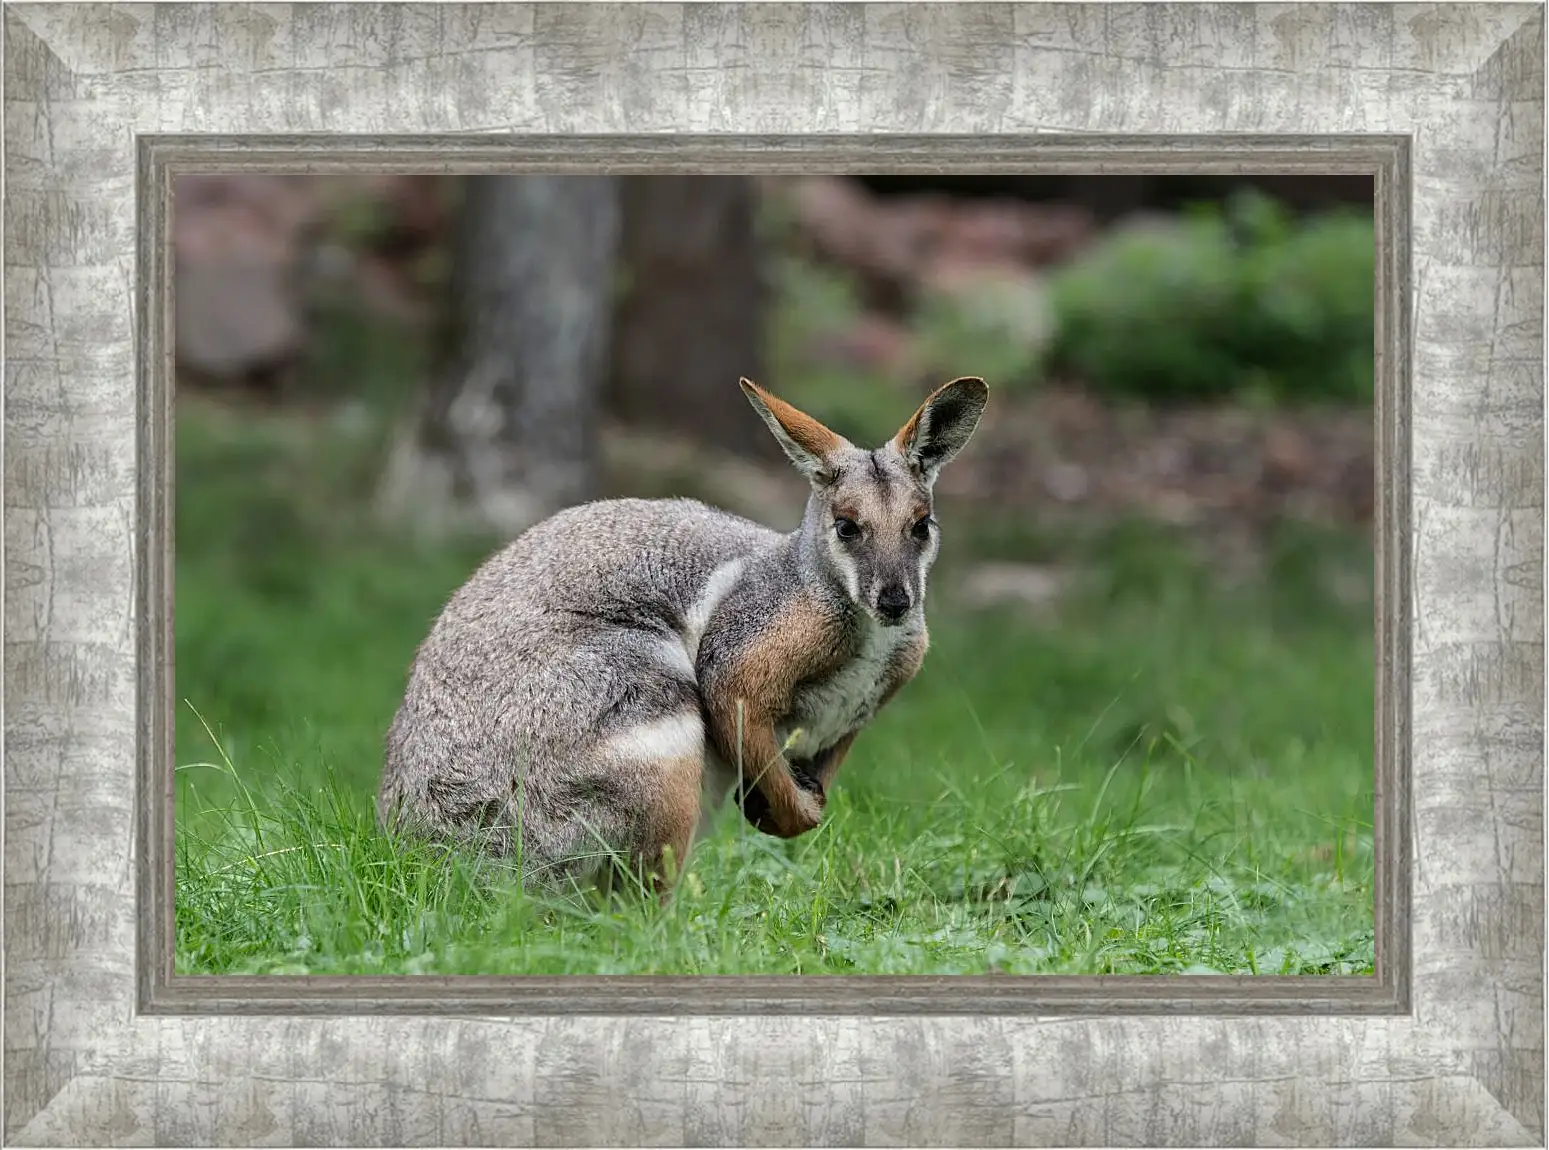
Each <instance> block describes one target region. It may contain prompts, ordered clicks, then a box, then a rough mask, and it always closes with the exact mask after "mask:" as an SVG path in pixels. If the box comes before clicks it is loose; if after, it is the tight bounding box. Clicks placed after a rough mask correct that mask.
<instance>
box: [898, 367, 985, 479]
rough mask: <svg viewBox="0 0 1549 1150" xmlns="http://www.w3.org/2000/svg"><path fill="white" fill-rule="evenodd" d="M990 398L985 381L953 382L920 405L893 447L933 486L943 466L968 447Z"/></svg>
mask: <svg viewBox="0 0 1549 1150" xmlns="http://www.w3.org/2000/svg"><path fill="white" fill-rule="evenodd" d="M989 398H990V389H989V388H988V387H986V386H985V385H984V380H982V379H978V378H976V377H974V376H964V377H963V378H962V379H954V380H953V381H952V382H951V383H949V384H946V385H945V386H944V387H939V388H937V389H936V390H935V391H934V392H932V393H931V395H930V398H929V399H927V400H926V401H925V402H924V403H922V404H920V410H918V411H916V412H915V413H914V416H913V418H911V419H910V420H909V422H908V423H906V424H904V425H903V427H901V428H900V429H899V431H898V434H897V435H895V436H893V446H894V447H895V448H897V449H898V451H899V453H900V454H901V455H902V456H903V457H904V458H905V459H907V460H908V461H909V465H910V466H911V467H913V468H914V470H915V471H916V472H917V473H918V474H919V476H920V477H921V478H922V479H924V480H925V482H926V484H927V485H929V484H932V483H934V482H936V473H937V472H938V471H940V470H941V468H942V466H943V465H944V464H946V463H947V462H948V461H950V460H951V459H952V457H953V456H954V455H956V454H957V453H958V452H959V451H961V450H963V447H964V445H966V444H967V443H968V440H969V437H970V436H972V435H973V433H974V428H976V427H978V426H979V416H981V415H982V414H984V405H985V404H986V403H987V402H988V401H989Z"/></svg>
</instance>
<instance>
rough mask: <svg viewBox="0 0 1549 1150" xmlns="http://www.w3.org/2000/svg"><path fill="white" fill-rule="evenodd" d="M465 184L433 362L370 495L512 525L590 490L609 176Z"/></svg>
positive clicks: (481, 179)
mask: <svg viewBox="0 0 1549 1150" xmlns="http://www.w3.org/2000/svg"><path fill="white" fill-rule="evenodd" d="M462 185H463V186H462V193H463V197H464V198H463V203H462V205H461V208H460V211H459V215H458V218H457V221H456V224H455V232H454V236H453V241H452V243H453V247H452V261H451V263H452V267H451V273H450V274H451V283H450V292H449V298H448V301H447V306H446V307H445V308H444V309H443V316H444V319H443V324H444V328H443V331H442V333H441V334H442V338H441V342H440V347H439V351H440V356H439V361H438V363H437V364H436V366H435V371H436V374H435V376H434V378H433V381H432V384H431V388H430V391H429V393H428V394H427V396H426V401H425V403H424V405H423V407H422V408H421V410H420V412H419V414H418V420H417V423H416V424H415V426H414V427H412V428H411V429H409V431H408V433H407V434H405V436H404V437H403V438H402V440H401V441H400V442H399V444H398V445H397V449H396V451H395V452H394V455H393V457H392V459H391V460H390V462H389V465H388V469H387V475H386V477H385V479H384V482H383V485H382V490H381V501H382V506H383V510H384V511H385V512H386V514H388V515H389V516H391V517H393V518H395V519H397V520H399V521H406V522H409V523H412V524H417V525H419V526H421V527H425V528H429V529H431V530H433V531H436V532H450V531H475V532H489V531H492V532H495V533H497V534H500V535H504V536H511V535H515V534H517V533H519V532H520V531H522V530H523V529H525V528H526V527H528V526H530V525H531V524H533V523H535V522H537V521H538V520H539V519H541V518H543V517H544V516H545V515H548V514H550V513H551V512H553V511H555V510H557V509H559V508H560V507H563V506H566V505H568V504H571V503H575V502H579V501H580V500H583V499H586V498H588V497H589V496H591V495H592V493H593V483H594V480H595V473H596V458H595V454H596V424H597V413H598V409H599V406H600V402H601V397H602V391H603V387H604V384H605V381H606V371H607V360H608V349H609V342H610V336H611V331H610V329H611V314H612V308H613V302H614V276H615V271H616V267H617V262H616V257H617V245H618V231H619V226H618V218H619V205H618V189H617V185H616V182H615V181H614V180H613V179H612V178H610V177H602V176H537V175H521V176H472V177H467V178H465V179H464V180H463V181H462ZM733 383H735V380H733Z"/></svg>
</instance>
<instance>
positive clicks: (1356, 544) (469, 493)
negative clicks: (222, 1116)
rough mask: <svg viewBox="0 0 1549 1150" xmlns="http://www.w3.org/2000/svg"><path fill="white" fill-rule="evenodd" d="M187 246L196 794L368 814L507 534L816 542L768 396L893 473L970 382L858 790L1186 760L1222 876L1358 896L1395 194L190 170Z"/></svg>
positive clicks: (924, 790) (909, 797)
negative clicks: (623, 513) (662, 533)
mask: <svg viewBox="0 0 1549 1150" xmlns="http://www.w3.org/2000/svg"><path fill="white" fill-rule="evenodd" d="M173 221H174V249H175V270H174V293H175V310H176V348H177V424H178V426H177V458H176V476H177V485H176V580H177V584H176V586H177V591H176V595H177V599H176V601H177V617H176V668H177V692H178V695H179V700H180V703H179V710H178V718H177V738H178V743H177V751H178V761H179V763H192V762H195V761H199V760H203V759H208V758H209V757H210V755H211V750H210V745H211V737H212V735H214V736H215V737H217V738H218V739H219V740H220V742H221V745H222V747H223V748H224V753H226V754H229V755H230V757H231V759H232V761H233V762H234V763H235V764H236V765H237V766H238V767H239V768H241V769H243V770H245V771H247V772H248V773H249V775H250V776H252V777H257V778H259V779H261V778H262V777H263V776H264V775H265V773H266V772H269V771H272V770H282V771H285V772H289V773H290V774H292V775H299V776H301V777H303V778H304V777H305V776H306V775H307V773H308V772H312V771H315V772H318V773H319V774H321V772H323V771H324V770H326V771H328V772H331V773H332V775H333V776H334V777H336V778H338V779H340V780H342V781H343V785H344V787H345V789H346V791H348V792H350V793H353V794H356V795H358V797H359V801H360V803H361V804H362V809H364V807H365V804H368V803H369V801H370V795H371V792H372V789H373V788H374V786H375V783H376V777H377V770H378V768H379V764H380V748H381V738H382V734H383V732H384V731H385V729H386V726H387V724H388V722H389V721H390V719H391V717H392V713H393V710H394V709H395V707H396V705H397V703H398V700H399V698H400V697H401V692H402V688H403V683H404V676H405V673H406V671H407V667H408V664H409V661H410V659H411V657H412V654H413V651H414V648H415V646H416V645H417V644H418V642H419V641H420V640H421V639H422V638H423V637H424V634H425V632H426V630H427V629H428V627H429V625H430V623H431V621H432V619H433V618H434V616H435V614H436V613H437V611H438V610H439V608H440V606H441V604H442V603H443V602H444V601H445V599H446V597H447V596H448V595H449V594H450V593H451V591H452V590H453V589H454V588H455V587H456V586H457V585H458V584H459V583H460V582H461V581H462V580H463V579H465V578H466V577H467V575H468V574H469V573H470V572H471V570H472V567H473V565H475V564H476V563H477V562H478V561H479V560H480V559H482V558H483V557H484V556H485V555H486V554H487V553H488V552H489V550H491V549H492V548H493V547H494V546H496V545H498V544H499V542H500V541H501V540H503V539H505V538H509V537H510V536H512V535H514V534H515V533H517V532H519V531H520V530H521V529H522V528H524V527H525V526H527V525H528V524H530V523H531V522H533V521H535V520H536V519H537V518H539V517H541V516H542V515H544V514H547V513H548V512H550V511H553V510H555V509H557V508H559V507H561V506H565V505H567V504H570V503H574V502H577V501H579V500H582V499H587V498H593V497H598V496H607V495H619V494H643V495H668V494H681V495H692V496H698V497H700V498H704V499H706V500H708V501H711V502H714V503H716V504H718V505H720V506H723V507H726V508H728V509H730V510H734V511H737V512H740V513H742V514H745V515H748V516H751V517H753V518H756V519H760V520H762V521H765V522H767V523H770V524H771V525H773V526H776V527H780V528H782V529H790V528H793V527H794V526H795V525H796V523H797V522H798V520H799V517H800V509H801V503H802V500H803V497H804V490H803V486H802V483H801V481H800V479H799V478H798V477H797V476H796V475H795V473H794V471H793V470H792V469H791V468H790V467H789V466H788V465H787V464H786V463H785V462H784V460H783V457H782V456H781V455H780V454H779V451H778V448H777V447H776V446H775V444H774V442H773V440H772V439H771V437H770V436H769V435H768V433H767V431H766V430H765V429H764V427H763V426H762V424H761V423H760V422H759V420H758V419H757V418H756V417H755V416H754V414H753V412H752V411H751V410H750V409H749V408H748V407H747V404H746V401H745V400H744V399H743V397H742V395H741V393H740V391H739V390H738V388H737V379H738V377H739V376H747V377H749V378H751V379H754V380H756V381H758V382H759V383H761V384H762V385H764V386H766V387H768V388H770V389H772V390H773V391H775V392H776V393H777V394H780V395H781V396H782V397H784V398H786V399H788V400H790V401H791V402H793V403H795V404H797V405H798V406H800V407H803V408H805V409H806V410H808V411H810V412H811V413H813V414H814V415H816V416H818V417H819V418H821V419H823V420H824V421H826V422H828V423H830V424H831V425H832V426H833V427H834V428H835V429H836V430H838V431H840V432H841V433H843V434H845V435H847V436H849V437H850V438H852V439H854V440H857V441H868V442H880V441H881V440H882V439H884V438H885V437H887V436H889V435H891V434H892V432H893V431H894V430H895V429H896V428H897V427H898V426H899V424H901V423H902V422H903V421H904V419H906V418H907V417H908V415H909V414H910V413H911V412H912V411H913V409H914V407H915V406H916V405H917V404H918V403H919V401H920V400H921V398H922V397H923V396H924V395H925V394H926V393H927V392H928V391H929V390H930V389H931V388H932V387H934V386H937V385H939V384H940V383H942V382H945V381H946V380H948V379H950V378H953V377H955V376H959V375H978V376H982V377H984V378H985V379H986V380H987V381H988V382H989V384H990V386H991V389H992V396H991V404H990V408H989V410H988V412H987V415H986V418H985V421H984V423H983V424H981V426H980V429H979V431H978V433H977V435H976V437H975V439H974V441H973V443H972V444H971V445H970V447H969V448H968V449H967V450H966V451H965V452H964V453H963V455H962V456H961V457H960V458H959V459H958V460H957V461H955V462H954V463H953V464H952V465H951V466H950V467H948V468H947V469H946V471H945V472H944V473H943V476H942V479H941V482H940V484H939V486H938V489H937V490H938V517H939V519H940V520H941V522H942V524H943V529H944V535H943V555H942V559H941V562H940V564H939V565H938V568H937V572H938V574H937V576H936V578H935V580H934V582H933V586H932V592H931V594H932V606H931V619H932V631H933V637H934V640H935V646H934V648H933V652H932V655H931V657H930V658H929V659H928V660H927V663H926V668H925V671H924V673H922V676H921V678H920V679H919V680H918V681H917V682H916V684H915V685H913V686H912V687H911V688H910V691H909V692H908V693H906V695H904V696H901V697H900V700H899V702H898V703H897V704H895V706H894V707H893V708H892V709H890V712H889V713H887V714H885V715H884V717H883V719H882V720H881V721H879V724H878V729H879V732H880V733H879V734H878V735H877V736H875V737H868V739H865V740H862V743H861V744H859V745H858V747H857V751H856V754H855V756H854V757H852V759H851V765H847V767H846V772H845V775H844V776H843V778H842V779H841V784H842V785H843V786H846V787H849V788H851V790H852V793H854V794H856V795H858V796H866V795H868V794H869V795H872V796H874V797H876V799H877V801H879V802H880V801H884V800H886V801H894V802H906V801H917V802H919V803H926V804H928V803H929V802H934V801H937V800H939V799H940V797H941V795H942V794H943V793H944V792H943V791H942V790H941V786H942V783H941V777H942V776H943V774H945V775H946V776H948V777H951V776H952V775H953V773H954V772H956V774H957V776H958V777H959V778H967V777H970V776H971V777H973V778H975V779H977V778H979V776H980V775H981V774H982V775H983V776H984V777H985V779H988V778H989V777H990V776H991V775H994V773H995V772H996V771H1004V770H1008V769H1009V770H1011V771H1012V773H1013V774H1015V775H1016V776H1017V777H1018V778H1026V777H1033V778H1045V779H1054V780H1058V781H1060V783H1061V785H1070V786H1073V787H1076V788H1078V789H1079V788H1086V789H1088V790H1091V791H1093V792H1094V793H1095V792H1096V791H1097V789H1098V788H1099V787H1102V788H1107V790H1105V791H1104V793H1110V792H1111V793H1114V794H1117V793H1120V792H1122V791H1123V790H1124V787H1125V785H1126V775H1127V771H1126V769H1124V768H1123V767H1122V764H1126V763H1139V762H1141V761H1142V760H1144V761H1145V762H1147V763H1163V764H1171V766H1170V767H1168V768H1167V769H1168V770H1169V771H1171V774H1164V775H1163V776H1160V777H1162V778H1164V779H1171V780H1172V782H1167V783H1162V784H1159V783H1155V781H1154V780H1153V782H1152V783H1148V784H1147V785H1148V786H1161V787H1162V790H1160V791H1157V792H1156V794H1157V795H1158V796H1160V797H1159V798H1158V801H1159V802H1161V803H1162V804H1163V806H1166V804H1167V803H1172V804H1173V805H1174V806H1175V807H1177V808H1178V809H1179V810H1185V811H1186V810H1193V811H1194V812H1195V816H1196V818H1197V816H1198V812H1199V810H1200V809H1201V807H1202V804H1203V806H1204V807H1208V806H1209V805H1210V804H1211V803H1213V802H1216V801H1217V800H1219V802H1220V803H1221V804H1222V809H1223V810H1227V809H1228V808H1229V809H1230V814H1229V817H1228V816H1226V815H1223V822H1222V827H1223V828H1225V829H1223V831H1222V832H1221V833H1229V834H1230V835H1235V836H1237V837H1236V838H1235V839H1233V840H1232V841H1234V842H1237V843H1239V844H1240V843H1241V842H1243V841H1248V840H1254V841H1257V842H1259V843H1261V844H1262V843H1266V842H1270V841H1280V840H1279V839H1276V838H1275V837H1274V834H1271V833H1269V832H1268V831H1266V830H1265V827H1264V826H1261V825H1259V823H1256V822H1255V820H1259V821H1260V822H1263V821H1264V820H1268V821H1270V822H1274V821H1275V820H1278V825H1279V826H1280V828H1281V832H1283V835H1282V837H1283V839H1284V841H1285V843H1286V847H1285V850H1286V852H1288V853H1296V852H1300V853H1296V857H1297V858H1299V859H1301V860H1302V861H1303V863H1306V862H1307V860H1312V861H1311V862H1310V863H1308V864H1307V865H1312V866H1317V865H1322V864H1321V863H1320V862H1319V860H1322V863H1326V862H1327V861H1328V860H1329V859H1332V858H1335V857H1336V856H1337V857H1338V858H1340V859H1341V860H1347V859H1349V858H1360V857H1367V858H1368V863H1369V857H1368V856H1369V850H1370V823H1371V812H1372V807H1371V791H1372V730H1373V727H1372V714H1373V703H1372V700H1373V693H1372V686H1373V675H1374V670H1373V658H1372V619H1373V616H1372V594H1373V588H1372V579H1373V570H1372V567H1373V552H1372V526H1373V525H1372V514H1373V466H1374V437H1373V419H1372V412H1373V408H1372V393H1373V330H1374V329H1373V298H1374V278H1373V271H1374V262H1373V260H1374V251H1373V231H1372V185H1371V181H1370V180H1369V179H1363V178H1342V177H1340V178H1335V177H1327V176H1282V177H1273V176H1266V177H1242V178H1204V177H1173V176H1165V177H1164V176H1147V177H1132V176H1092V177H1049V176H1026V177H1012V176H993V177H990V176H984V177H981V176H958V177H948V176H939V177H938V176H929V177H926V176H911V177H864V178H852V177H833V176H811V177H806V176H804V177H780V178H751V177H730V176H728V177H719V176H642V177H623V178H614V177H603V176H597V177H591V176H587V177H580V176H564V177H549V176H509V177H440V176H413V175H402V176H326V177H318V176H291V175H253V174H244V175H200V176H184V177H180V178H179V180H178V182H177V185H176V187H175V190H174V214H173ZM868 744H869V745H868ZM904 758H911V761H915V762H916V763H917V764H918V763H919V762H920V761H921V760H922V758H923V759H927V760H929V763H930V766H929V769H926V768H925V767H920V766H918V765H917V766H916V767H915V768H911V769H908V770H906V769H904V768H903V767H901V766H900V765H899V764H900V762H901V760H902V759H904ZM970 761H971V762H972V763H973V766H972V767H971V768H970V767H969V766H968V765H967V764H968V763H969V762H970ZM1115 770H1119V775H1118V776H1117V778H1115V776H1114V775H1113V772H1114V771H1115ZM976 772H977V773H976ZM997 777H998V776H997ZM1136 778H1137V779H1138V778H1139V774H1138V768H1137V773H1136ZM1201 779H1204V780H1205V781H1204V782H1201ZM1212 779H1214V780H1216V781H1217V782H1218V783H1219V787H1218V788H1217V789H1215V790H1212V789H1211V787H1212V785H1213V784H1212V783H1211V782H1210V780H1212ZM1105 780H1106V781H1105ZM1174 784H1175V785H1174ZM221 785H222V784H221V783H220V782H219V781H218V780H216V781H213V782H212V781H210V780H204V781H203V782H201V786H203V787H205V788H206V789H207V790H208V789H209V788H212V787H213V788H214V789H215V790H216V791H217V792H218V791H219V789H220V787H221ZM1135 785H1136V786H1138V785H1139V783H1138V782H1137V783H1136V784H1135ZM985 786H986V787H989V788H990V789H991V790H993V786H992V785H991V784H990V783H989V782H986V783H985ZM1169 786H1170V787H1172V788H1173V789H1172V790H1168V789H1167V788H1168V787H1169ZM1201 787H1204V788H1205V789H1204V790H1201V789H1200V788H1201ZM1243 787H1246V788H1247V789H1246V790H1243V789H1241V788H1243ZM1115 788H1117V789H1115ZM985 793H989V792H988V791H986V792H985ZM185 800H186V796H184V792H182V791H180V802H185ZM181 809H182V808H180V810H181ZM1255 812H1257V813H1255ZM180 817H182V815H181V814H180ZM1288 820H1289V821H1291V822H1296V820H1301V821H1299V822H1296V826H1295V829H1294V833H1293V831H1292V830H1287V829H1286V827H1287V826H1288V825H1289V824H1288ZM1255 828H1257V829H1255ZM1260 832H1264V833H1260ZM1202 833H1203V832H1202ZM1212 833H1214V832H1212ZM1276 833H1280V832H1276ZM1309 852H1310V853H1309ZM1298 865H1302V864H1301V863H1298ZM1341 865H1343V862H1342V863H1341ZM1369 895H1370V889H1369V882H1368V884H1367V885H1366V886H1365V888H1364V893H1362V889H1361V888H1360V887H1359V884H1358V887H1357V890H1356V896H1355V902H1354V903H1352V904H1350V905H1351V906H1354V907H1355V908H1356V910H1355V911H1352V912H1350V913H1354V914H1356V919H1357V921H1356V923H1355V927H1354V928H1352V929H1356V930H1357V932H1359V929H1360V921H1359V918H1360V913H1363V912H1361V911H1360V909H1359V908H1360V906H1361V905H1365V908H1366V909H1365V911H1364V914H1365V916H1366V918H1365V921H1366V923H1367V927H1366V929H1367V930H1368V931H1369V922H1370V906H1369ZM1362 899H1366V900H1368V901H1367V902H1365V903H1364V904H1363V903H1362V901H1361V900H1362ZM1347 909H1348V908H1347ZM1348 925H1349V923H1345V926H1348ZM1333 935H1339V937H1342V938H1344V937H1347V936H1348V935H1349V931H1348V930H1344V928H1343V927H1341V929H1340V930H1335V931H1331V937H1332V936H1333ZM1368 937H1369V935H1368ZM1341 945H1343V944H1341Z"/></svg>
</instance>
